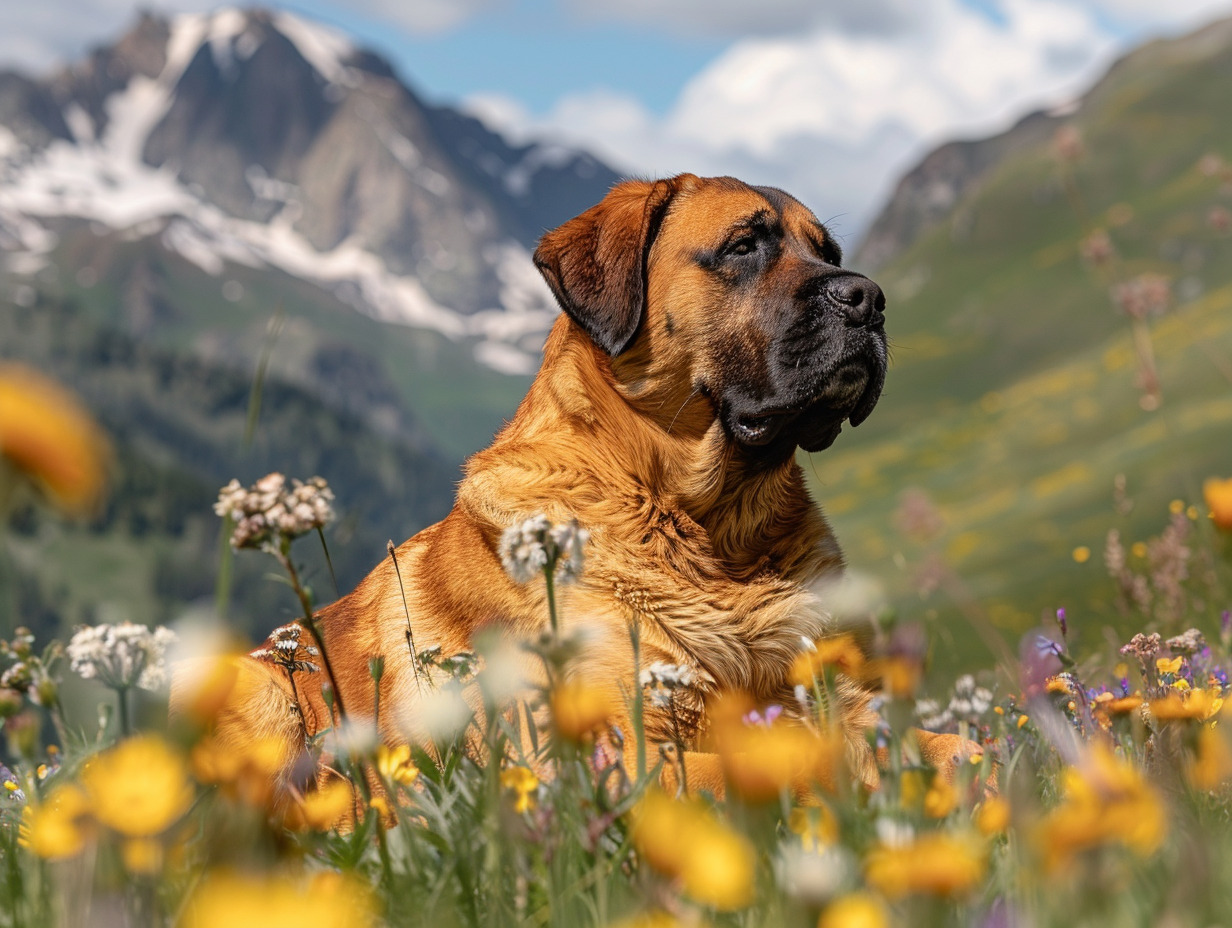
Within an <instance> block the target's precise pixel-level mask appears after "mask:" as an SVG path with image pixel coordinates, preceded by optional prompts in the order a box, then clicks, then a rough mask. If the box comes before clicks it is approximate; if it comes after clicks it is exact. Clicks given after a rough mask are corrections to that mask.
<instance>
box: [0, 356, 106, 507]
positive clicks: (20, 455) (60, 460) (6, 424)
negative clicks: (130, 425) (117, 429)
mask: <svg viewBox="0 0 1232 928" xmlns="http://www.w3.org/2000/svg"><path fill="white" fill-rule="evenodd" d="M109 454H110V452H109V451H108V447H107V440H106V438H104V437H103V433H102V432H101V431H100V430H99V428H98V426H97V425H95V424H94V421H93V420H92V419H91V418H90V416H89V415H88V414H87V413H86V412H85V410H83V409H82V407H81V405H80V404H79V403H78V402H77V400H76V399H75V398H74V397H73V396H72V395H71V394H70V393H69V392H68V391H66V390H65V389H64V388H63V387H61V386H60V385H59V384H57V383H55V382H54V381H52V380H49V379H48V378H46V377H44V376H43V375H42V374H39V373H38V372H36V371H34V370H33V369H31V368H29V367H26V366H25V365H21V364H0V471H3V470H4V468H5V464H6V463H7V465H8V467H10V468H11V469H13V470H14V471H15V472H16V473H18V474H19V475H23V476H25V477H26V478H27V479H29V480H30V481H32V482H33V483H34V484H35V485H36V486H38V487H39V488H40V489H42V490H43V491H44V492H46V494H47V495H48V496H49V497H50V498H51V500H52V501H53V502H54V503H55V504H56V505H57V506H59V507H60V508H61V509H63V510H65V511H66V512H69V513H75V514H85V513H88V512H90V511H91V510H93V509H94V507H95V506H96V505H97V504H98V501H99V499H100V498H101V497H102V494H103V485H104V483H105V480H106V476H105V471H106V467H107V460H108V457H109ZM0 482H2V481H0Z"/></svg>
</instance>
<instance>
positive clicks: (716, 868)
mask: <svg viewBox="0 0 1232 928" xmlns="http://www.w3.org/2000/svg"><path fill="white" fill-rule="evenodd" d="M632 837H633V843H634V845H635V846H636V847H637V848H638V850H639V851H640V852H641V854H642V856H643V857H644V858H645V860H646V861H647V863H649V864H650V865H651V866H652V867H654V868H655V869H656V870H658V871H660V872H661V873H664V874H666V875H667V876H669V877H673V878H676V879H679V880H680V881H681V885H682V886H683V888H684V891H685V893H686V894H687V895H688V896H689V897H691V898H692V899H694V900H695V901H697V902H700V903H701V904H703V905H707V906H710V907H712V908H715V909H718V910H720V911H733V910H735V909H741V908H744V907H745V906H747V905H749V903H751V902H752V901H753V876H754V864H755V862H756V853H755V851H754V850H753V846H752V845H751V844H750V843H749V842H748V841H747V840H746V839H745V838H744V837H742V836H741V835H738V834H736V833H735V832H734V831H732V830H731V829H730V828H728V827H727V826H726V825H724V824H723V823H722V822H720V821H719V820H718V819H717V818H716V817H715V816H714V814H713V813H711V812H710V811H709V810H708V809H706V807H705V806H704V805H703V804H702V803H701V802H699V801H697V800H692V799H683V800H675V799H672V798H670V797H669V796H668V795H667V794H666V793H664V792H662V791H661V790H657V789H651V790H648V791H647V793H646V795H645V796H644V797H643V798H642V801H641V802H639V803H638V804H637V807H636V808H635V809H634V811H633V829H632Z"/></svg>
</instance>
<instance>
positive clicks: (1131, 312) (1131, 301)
mask: <svg viewBox="0 0 1232 928" xmlns="http://www.w3.org/2000/svg"><path fill="white" fill-rule="evenodd" d="M1112 301H1113V302H1114V303H1115V304H1116V306H1117V308H1118V309H1120V310H1121V312H1123V313H1124V314H1125V315H1127V316H1128V317H1129V318H1131V319H1136V320H1143V319H1146V318H1148V317H1150V316H1159V315H1162V314H1163V313H1164V312H1166V311H1167V309H1168V306H1169V304H1170V303H1171V302H1172V284H1171V281H1169V280H1168V278H1167V277H1164V276H1163V275H1161V274H1139V275H1138V276H1137V277H1134V278H1132V279H1131V280H1128V281H1126V282H1125V283H1123V284H1117V285H1116V286H1115V287H1113V288H1112Z"/></svg>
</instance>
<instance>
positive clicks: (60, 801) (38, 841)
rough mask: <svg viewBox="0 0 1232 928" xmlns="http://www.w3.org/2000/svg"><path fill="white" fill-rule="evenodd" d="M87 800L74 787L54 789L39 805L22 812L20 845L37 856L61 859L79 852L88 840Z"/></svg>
mask: <svg viewBox="0 0 1232 928" xmlns="http://www.w3.org/2000/svg"><path fill="white" fill-rule="evenodd" d="M89 814H90V800H89V798H88V797H87V796H86V794H85V793H83V792H82V791H81V790H80V789H79V788H78V787H77V786H75V785H73V784H66V785H64V786H57V787H56V788H55V789H53V790H52V791H51V793H50V794H48V796H47V798H46V800H45V801H44V802H42V803H35V802H33V801H32V802H31V803H30V804H29V805H27V806H26V807H25V809H23V810H22V814H21V831H20V837H19V839H18V840H19V842H20V843H21V845H22V846H23V847H27V848H29V849H30V850H31V851H32V852H34V853H35V854H37V855H38V856H39V857H43V858H46V859H47V860H61V859H63V858H65V857H75V856H77V855H78V854H80V853H81V851H82V849H83V848H84V847H85V846H86V842H87V841H88V840H89V838H90V827H89Z"/></svg>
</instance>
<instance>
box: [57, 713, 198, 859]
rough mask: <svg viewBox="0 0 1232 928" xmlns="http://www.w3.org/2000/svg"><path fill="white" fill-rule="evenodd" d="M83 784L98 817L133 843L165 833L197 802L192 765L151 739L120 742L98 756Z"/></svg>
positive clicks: (86, 769)
mask: <svg viewBox="0 0 1232 928" xmlns="http://www.w3.org/2000/svg"><path fill="white" fill-rule="evenodd" d="M80 779H81V785H82V788H83V789H84V790H85V793H86V795H87V796H88V797H89V800H90V812H91V814H92V815H93V816H94V818H95V819H97V820H98V821H99V822H101V823H102V824H103V825H106V826H107V827H108V828H110V829H112V830H113V831H116V832H119V833H120V834H122V835H127V836H129V837H134V838H143V837H152V836H154V835H157V834H161V833H162V832H164V831H166V830H167V829H168V828H169V827H170V826H171V825H173V824H174V823H175V822H176V821H178V820H179V819H180V817H181V816H182V815H183V814H184V813H185V812H187V811H188V807H189V806H190V805H191V804H192V800H193V789H192V784H191V783H190V782H189V779H188V764H187V763H186V762H185V760H184V758H183V757H182V756H181V755H180V754H179V752H178V751H176V750H174V749H173V748H172V747H171V746H170V745H168V744H167V743H166V742H165V741H163V740H162V739H161V738H158V737H155V736H153V735H141V736H138V737H136V738H130V739H129V740H127V741H121V742H120V743H119V744H118V745H116V746H115V747H114V748H112V749H111V750H109V751H104V752H103V753H101V754H96V755H94V756H93V757H92V758H90V760H89V761H87V763H86V765H85V766H84V767H83V768H82V770H81V776H80Z"/></svg>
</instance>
